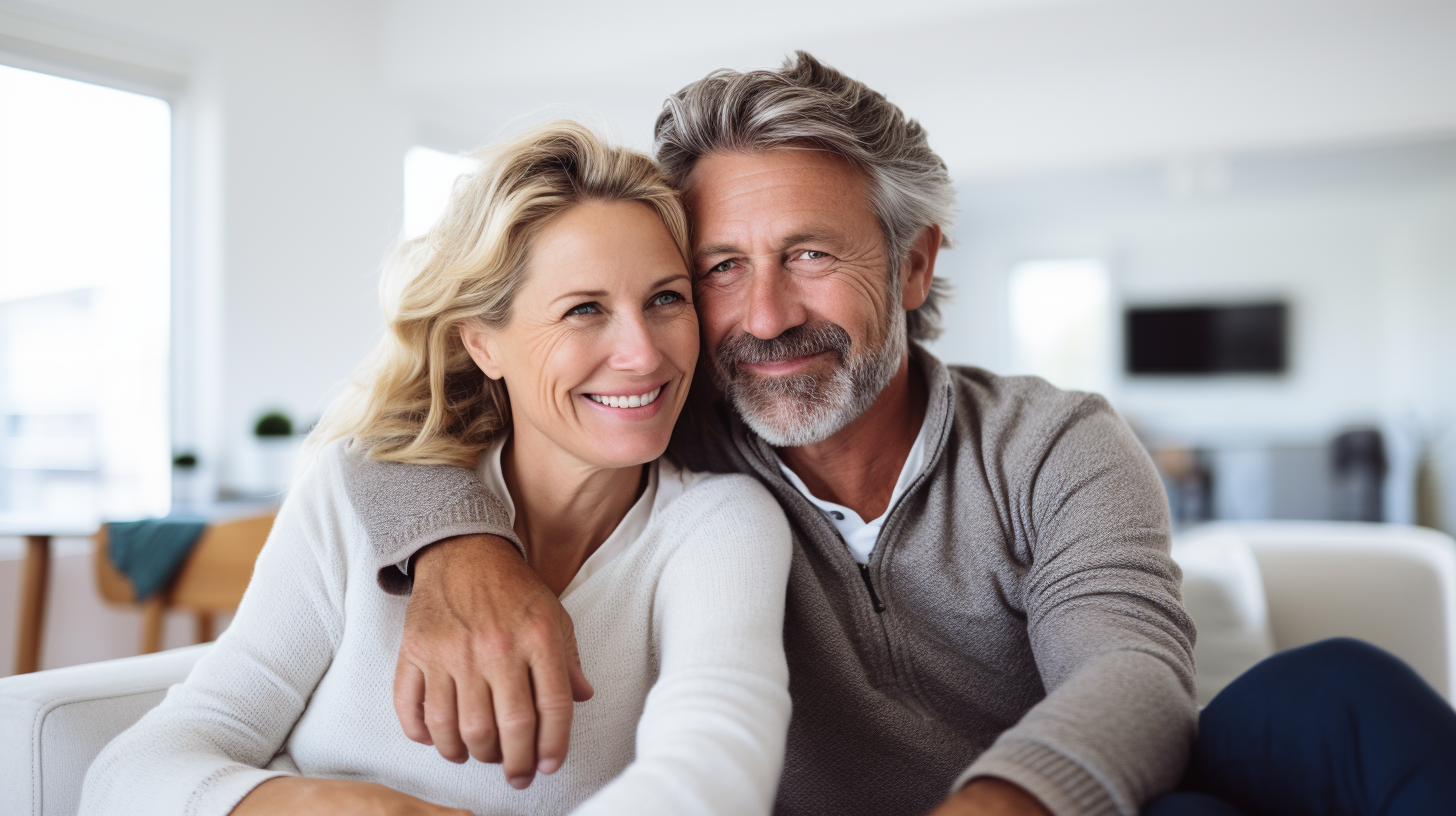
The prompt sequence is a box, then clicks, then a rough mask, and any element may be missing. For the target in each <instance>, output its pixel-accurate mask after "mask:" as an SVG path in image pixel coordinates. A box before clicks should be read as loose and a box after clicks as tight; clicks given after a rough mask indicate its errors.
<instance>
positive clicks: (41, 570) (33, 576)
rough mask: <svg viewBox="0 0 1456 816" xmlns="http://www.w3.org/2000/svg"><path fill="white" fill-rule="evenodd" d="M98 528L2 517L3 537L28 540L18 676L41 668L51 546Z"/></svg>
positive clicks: (75, 521)
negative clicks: (41, 646)
mask: <svg viewBox="0 0 1456 816" xmlns="http://www.w3.org/2000/svg"><path fill="white" fill-rule="evenodd" d="M95 529H96V523H95V522H94V521H88V520H85V519H66V518H60V517H56V518H45V517H32V516H21V515H15V514H4V515H0V536H20V537H22V538H24V539H25V564H24V567H23V569H22V571H21V578H20V592H19V593H18V595H19V598H20V614H19V616H18V619H17V629H16V638H15V673H16V674H26V673H28V672H33V671H35V670H37V669H39V668H40V644H41V637H42V635H44V633H45V607H46V594H47V591H48V590H49V588H50V568H51V543H52V540H53V539H54V538H56V537H58V536H86V535H91V533H92V532H93V531H95Z"/></svg>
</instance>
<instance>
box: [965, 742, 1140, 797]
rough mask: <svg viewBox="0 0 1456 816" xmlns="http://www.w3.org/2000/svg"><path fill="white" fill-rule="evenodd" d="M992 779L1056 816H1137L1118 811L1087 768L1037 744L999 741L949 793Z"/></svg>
mask: <svg viewBox="0 0 1456 816" xmlns="http://www.w3.org/2000/svg"><path fill="white" fill-rule="evenodd" d="M983 776H994V777H997V778H999V779H1004V780H1006V781H1008V782H1012V783H1014V784H1016V785H1019V786H1020V787H1022V788H1024V789H1025V790H1026V791H1027V792H1028V793H1030V794H1031V795H1032V796H1035V797H1036V798H1037V799H1039V800H1041V803H1042V804H1043V805H1045V806H1046V808H1047V810H1050V811H1051V812H1052V813H1053V814H1055V816H1136V814H1137V808H1134V807H1127V808H1119V807H1118V805H1117V802H1116V801H1115V800H1114V799H1113V797H1112V794H1111V792H1110V791H1109V790H1108V788H1107V786H1106V785H1104V784H1102V783H1101V782H1100V781H1098V779H1097V778H1096V777H1095V776H1094V775H1093V774H1092V773H1091V771H1089V770H1088V769H1087V768H1085V767H1083V766H1082V765H1079V764H1078V763H1077V762H1075V761H1074V760H1072V759H1070V758H1068V757H1067V756H1066V755H1064V754H1062V753H1060V752H1059V751H1056V750H1055V749H1053V748H1049V747H1047V746H1045V745H1042V744H1041V743H1038V742H1031V741H1029V740H1022V739H1010V740H1008V739H1005V738H1002V739H999V740H997V741H996V744H994V745H992V746H991V748H990V750H988V751H986V752H985V753H984V754H982V755H981V756H980V757H979V758H977V759H976V761H975V762H974V763H972V764H971V767H969V768H967V769H966V770H965V772H964V773H962V774H961V775H960V776H959V777H957V778H956V781H955V784H954V785H953V786H952V787H951V792H952V793H954V792H955V791H958V790H960V789H961V788H962V787H964V786H965V785H966V784H967V783H968V782H970V781H971V780H973V779H979V778H980V777H983Z"/></svg>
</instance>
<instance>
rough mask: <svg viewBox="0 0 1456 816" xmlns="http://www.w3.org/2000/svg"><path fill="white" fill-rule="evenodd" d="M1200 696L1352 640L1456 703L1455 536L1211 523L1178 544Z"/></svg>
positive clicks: (1362, 526)
mask: <svg viewBox="0 0 1456 816" xmlns="http://www.w3.org/2000/svg"><path fill="white" fill-rule="evenodd" d="M1173 557H1174V559H1176V560H1177V561H1178V562H1179V564H1180V566H1182V567H1183V571H1184V576H1183V595H1184V604H1185V606H1186V607H1187V609H1188V611H1189V614H1191V615H1192V616H1193V620H1194V622H1195V623H1196V624H1197V625H1198V644H1197V647H1196V650H1195V653H1194V656H1195V658H1196V660H1197V663H1198V681H1199V700H1200V702H1203V703H1207V702H1208V700H1209V699H1212V697H1213V695H1214V694H1216V693H1217V692H1218V690H1219V689H1221V688H1222V687H1223V685H1224V684H1226V683H1227V682H1228V681H1230V680H1232V679H1233V678H1234V677H1236V676H1237V675H1238V674H1239V673H1241V672H1242V671H1243V670H1244V669H1246V668H1248V667H1249V666H1252V665H1253V664H1254V663H1256V662H1258V661H1259V660H1260V659H1262V658H1263V657H1266V656H1267V655H1269V654H1272V653H1273V652H1275V651H1282V650H1284V649H1292V648H1294V647H1296V646H1303V645H1305V644H1306V643H1313V642H1315V641H1318V640H1324V639H1325V638H1331V637H1338V636H1348V637H1355V638H1359V639H1361V640H1365V641H1368V642H1370V643H1373V644H1375V645H1377V646H1379V647H1381V648H1382V649H1385V650H1386V651H1389V652H1391V653H1392V654H1394V655H1396V656H1397V657H1399V658H1401V659H1402V660H1404V661H1405V662H1406V663H1408V664H1410V666H1411V667H1412V668H1413V669H1415V670H1416V672H1417V673H1418V674H1420V675H1421V677H1422V678H1424V679H1425V680H1426V682H1428V683H1430V684H1431V686H1432V687H1433V688H1435V689H1436V690H1437V691H1438V692H1440V693H1441V695H1442V696H1443V697H1445V698H1446V699H1447V700H1448V701H1450V700H1456V540H1452V538H1451V536H1448V535H1446V534H1444V533H1440V532H1437V531H1435V530H1429V529H1426V528H1423V527H1412V526H1406V525H1396V524H1367V523H1359V522H1292V521H1291V522H1231V523H1215V524H1206V525H1202V526H1200V527H1196V528H1193V529H1190V530H1187V531H1185V532H1183V533H1180V534H1178V535H1176V536H1174V538H1173Z"/></svg>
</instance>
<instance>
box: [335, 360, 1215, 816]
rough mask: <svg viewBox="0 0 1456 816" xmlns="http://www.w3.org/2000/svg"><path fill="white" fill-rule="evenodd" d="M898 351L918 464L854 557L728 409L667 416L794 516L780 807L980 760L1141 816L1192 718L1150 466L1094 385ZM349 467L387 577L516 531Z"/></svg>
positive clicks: (1163, 518)
mask: <svg viewBox="0 0 1456 816" xmlns="http://www.w3.org/2000/svg"><path fill="white" fill-rule="evenodd" d="M911 359H912V364H914V365H917V366H919V367H920V369H921V371H922V372H923V374H924V375H925V380H926V382H927V383H928V385H929V389H930V401H929V405H928V408H927V411H928V420H927V421H928V432H927V438H926V450H925V460H924V464H923V466H922V468H921V470H920V473H919V474H918V475H916V476H915V478H914V480H913V481H912V482H911V483H910V486H909V488H908V489H907V490H906V491H905V493H904V494H903V495H902V496H901V497H900V499H899V500H898V501H897V502H896V503H895V505H894V506H893V507H891V508H890V510H889V515H888V517H887V518H886V520H885V525H884V527H883V528H882V529H881V531H880V536H879V539H878V541H877V543H876V545H875V548H874V551H873V554H872V555H871V558H870V562H869V564H868V565H867V566H866V568H865V569H864V570H863V571H862V570H861V569H860V567H859V565H858V564H856V563H855V561H854V558H853V556H852V555H851V554H850V552H849V550H848V548H847V547H846V546H845V544H844V541H843V540H842V539H841V538H840V536H839V533H838V531H837V530H836V529H835V527H834V524H833V523H832V522H831V521H830V520H829V519H828V518H826V517H825V516H824V514H823V512H822V511H821V510H819V509H818V508H817V507H815V506H814V505H813V504H812V503H811V502H810V501H809V499H808V498H807V497H805V496H804V495H803V494H802V493H800V492H799V491H798V490H797V489H795V488H794V487H793V486H791V485H790V484H789V483H788V482H787V481H786V480H785V479H784V477H783V474H782V473H781V472H780V470H779V468H778V465H777V460H776V459H775V457H774V455H773V451H772V449H771V448H770V447H769V446H768V445H767V444H766V443H765V442H764V441H763V440H761V439H759V438H757V437H756V436H755V435H753V434H752V433H751V432H749V431H747V430H746V428H745V427H744V426H743V424H742V423H741V422H739V421H738V420H737V419H736V418H735V417H733V416H732V412H731V410H730V409H728V408H727V407H725V406H723V405H721V404H719V405H717V406H716V407H714V408H711V409H708V410H706V411H702V412H699V415H698V416H696V417H693V418H691V419H692V420H695V421H693V422H691V423H690V422H689V421H688V420H689V418H685V419H684V421H683V422H682V423H680V424H679V429H678V430H679V433H678V438H677V439H675V441H674V453H675V454H676V455H677V456H678V457H679V458H680V459H682V460H683V463H684V464H685V465H686V466H687V467H689V468H691V469H695V470H716V471H734V472H740V473H749V474H752V475H754V476H755V477H757V478H758V479H759V480H760V481H761V482H762V483H763V484H764V485H765V486H767V487H768V488H769V490H770V491H771V492H772V493H773V494H774V496H775V497H776V498H777V499H778V501H779V503H780V504H781V505H782V506H783V508H784V512H785V514H786V515H787V516H788V518H789V522H790V525H791V526H792V528H793V546H794V552H793V560H792V566H791V568H790V574H789V585H788V597H787V607H786V612H785V620H784V646H785V649H786V651H787V654H788V663H789V691H790V695H791V697H792V699H793V718H792V720H791V723H790V727H789V738H788V753H787V760H786V763H785V767H784V774H783V779H782V781H781V784H780V788H779V793H778V802H777V806H776V808H775V810H776V812H777V813H780V814H785V815H786V816H788V815H790V814H791V815H792V816H799V815H800V814H805V815H806V816H807V814H821V813H834V814H865V816H872V815H873V816H880V815H881V814H911V815H915V814H923V813H925V812H927V811H928V810H930V809H931V808H933V807H934V806H935V805H936V804H937V803H938V802H940V801H941V800H942V799H944V798H945V796H946V795H948V794H949V792H950V791H951V790H952V789H953V787H954V786H958V785H959V784H962V783H964V782H965V781H968V780H969V779H972V778H975V777H979V776H996V777H1001V778H1004V779H1008V780H1011V781H1013V782H1015V783H1017V784H1019V785H1021V786H1022V787H1024V788H1026V789H1027V790H1028V791H1030V792H1031V793H1033V794H1034V795H1036V796H1037V797H1038V798H1039V799H1040V800H1041V801H1042V802H1044V803H1045V804H1046V805H1047V806H1048V808H1050V809H1051V811H1052V812H1053V813H1055V814H1056V815H1057V816H1071V814H1127V815H1128V816H1131V815H1132V814H1136V813H1137V812H1138V809H1139V807H1140V806H1141V805H1142V804H1143V803H1144V802H1145V801H1147V800H1148V799H1149V798H1151V797H1152V796H1155V795H1157V794H1159V793H1162V792H1165V791H1168V790H1170V789H1172V788H1173V787H1174V785H1176V783H1177V781H1178V779H1179V777H1180V776H1181V774H1182V771H1183V766H1184V763H1185V761H1186V760H1187V756H1188V751H1189V748H1190V746H1191V744H1192V741H1193V737H1194V733H1195V728H1196V723H1197V709H1196V706H1195V704H1194V686H1193V636H1194V635H1193V624H1192V622H1191V621H1190V620H1189V618H1188V616H1187V615H1186V614H1185V613H1184V612H1183V609H1182V606H1181V604H1180V601H1179V580H1180V574H1179V571H1178V568H1177V567H1176V566H1175V565H1174V564H1173V561H1172V560H1171V559H1170V558H1169V556H1168V535H1169V532H1168V510H1167V502H1166V500H1165V498H1164V496H1163V492H1162V486H1161V484H1160V482H1159V481H1158V477H1157V475H1156V473H1155V471H1154V470H1153V466H1152V463H1151V461H1150V460H1149V459H1148V456H1147V454H1146V453H1145V452H1144V451H1143V449H1142V447H1141V446H1140V445H1139V444H1138V442H1137V440H1136V439H1135V438H1134V437H1133V435H1132V433H1131V431H1129V430H1128V428H1127V426H1126V424H1124V423H1123V422H1122V420H1121V419H1120V418H1119V417H1118V416H1117V414H1116V413H1114V412H1113V411H1112V409H1111V408H1110V407H1109V406H1108V404H1107V402H1106V401H1105V400H1104V399H1102V398H1101V397H1099V396H1096V395H1093V394H1085V393H1080V392H1072V391H1061V390H1058V389H1056V388H1054V387H1052V386H1051V385H1048V384H1047V383H1046V382H1044V381H1042V380H1039V379H1036V378H1031V377H998V376H995V375H993V374H990V373H988V372H986V371H982V370H980V369H975V368H962V367H953V368H948V367H946V366H945V365H943V364H941V362H940V361H939V360H937V359H936V358H935V357H934V356H933V355H931V354H930V353H929V352H927V351H925V350H924V349H922V348H920V347H918V346H912V351H911ZM356 447H357V446H356ZM351 467H352V472H351V474H350V477H349V482H350V487H349V490H350V493H351V500H352V501H353V502H354V503H355V505H356V507H357V508H358V509H359V512H360V515H361V517H362V518H364V519H365V523H366V527H367V528H368V529H369V534H370V537H371V540H372V541H373V542H374V546H375V548H376V550H377V552H378V557H379V566H380V573H379V577H380V583H381V585H382V586H384V588H385V589H386V590H389V591H391V592H404V591H407V589H408V584H407V579H406V578H405V576H404V575H403V574H402V573H401V572H400V571H399V570H398V569H396V568H395V566H394V565H396V564H398V563H399V562H400V561H402V560H404V559H405V558H406V557H408V556H409V555H411V554H412V553H414V552H416V551H418V550H419V549H420V548H421V547H423V546H425V545H427V544H429V543H431V542H433V541H438V540H440V539H442V538H445V537H448V536H452V535H460V534H465V533H492V534H495V535H500V536H503V537H506V538H509V539H512V540H515V537H514V534H513V533H512V531H511V525H510V522H509V519H508V516H507V515H506V513H505V511H504V507H503V506H502V505H501V503H500V501H499V500H498V499H497V498H496V497H495V496H493V495H490V494H488V493H487V492H485V490H484V488H483V487H482V486H481V484H480V482H479V481H478V479H476V477H475V473H474V472H473V471H469V470H465V469H462V468H445V467H423V466H411V465H399V464H393V463H381V462H374V461H372V460H365V459H362V458H361V459H356V460H354V462H353V465H352V466H351ZM584 668H585V669H586V671H587V674H588V676H590V673H591V667H590V666H586V667H584ZM568 761H569V759H568Z"/></svg>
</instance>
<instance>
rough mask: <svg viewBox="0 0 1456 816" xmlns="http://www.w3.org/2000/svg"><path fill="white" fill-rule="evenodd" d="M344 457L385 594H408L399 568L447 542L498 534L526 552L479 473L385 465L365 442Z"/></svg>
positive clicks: (406, 581) (347, 488) (350, 487)
mask: <svg viewBox="0 0 1456 816" xmlns="http://www.w3.org/2000/svg"><path fill="white" fill-rule="evenodd" d="M342 459H343V477H344V478H343V484H344V490H345V492H346V493H347V495H348V497H349V503H350V504H351V505H352V506H353V509H354V512H355V513H356V514H358V517H359V520H360V522H361V523H362V524H363V525H364V532H365V535H366V536H367V537H368V541H369V548H370V551H371V552H373V554H374V561H375V568H376V569H377V570H378V573H377V574H378V576H379V586H380V587H381V588H383V589H384V591H385V592H389V593H391V594H394V595H403V594H405V593H407V592H409V587H410V580H409V576H407V575H406V574H405V573H404V572H403V571H401V570H400V569H399V565H400V564H402V563H404V562H405V561H407V560H408V559H409V558H411V557H412V556H414V554H415V553H417V552H419V551H420V550H421V549H424V547H426V546H427V545H429V544H433V543H435V542H436V541H440V540H442V539H446V538H450V537H452V536H459V535H478V534H485V535H494V536H500V537H501V538H504V539H506V540H507V541H509V542H511V544H513V545H514V546H515V547H516V549H517V550H520V549H521V542H520V539H518V538H517V537H516V533H515V531H514V530H513V529H512V528H511V516H510V511H509V510H507V509H506V505H505V503H504V502H503V501H501V499H500V498H499V497H498V496H496V495H495V494H494V493H492V492H490V490H489V489H488V488H487V487H486V486H485V483H484V482H482V481H481V480H480V476H479V475H478V474H476V472H475V471H473V470H470V469H468V468H461V467H449V466H445V465H406V464H403V463H400V462H381V461H379V460H377V459H371V458H369V454H368V450H367V448H366V447H365V446H364V445H360V444H354V445H350V446H349V447H348V449H347V450H346V451H345V452H344V454H343V457H342Z"/></svg>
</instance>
